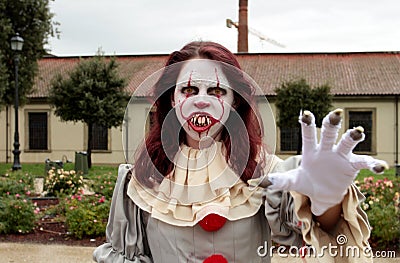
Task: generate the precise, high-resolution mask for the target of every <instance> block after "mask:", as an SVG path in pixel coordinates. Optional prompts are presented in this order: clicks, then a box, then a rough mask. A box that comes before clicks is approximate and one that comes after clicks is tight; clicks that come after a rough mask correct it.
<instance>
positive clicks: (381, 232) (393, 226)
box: [355, 176, 400, 249]
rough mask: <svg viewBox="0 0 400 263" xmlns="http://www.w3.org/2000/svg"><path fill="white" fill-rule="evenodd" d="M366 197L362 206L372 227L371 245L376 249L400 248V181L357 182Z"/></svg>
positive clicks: (373, 180) (385, 179)
mask: <svg viewBox="0 0 400 263" xmlns="http://www.w3.org/2000/svg"><path fill="white" fill-rule="evenodd" d="M355 183H356V185H357V186H358V187H359V189H360V191H361V192H362V193H363V194H364V195H365V198H366V199H365V201H364V202H363V203H362V204H361V207H362V208H363V210H364V211H365V212H366V213H367V215H368V219H369V222H370V225H371V228H372V229H371V243H372V246H373V247H375V248H376V249H388V248H398V247H397V246H398V245H399V244H398V241H399V240H400V220H399V217H400V195H399V189H400V179H397V178H396V179H393V180H389V179H387V178H384V179H378V180H376V179H375V178H374V177H372V176H370V177H365V178H364V179H363V181H361V182H359V181H356V182H355Z"/></svg>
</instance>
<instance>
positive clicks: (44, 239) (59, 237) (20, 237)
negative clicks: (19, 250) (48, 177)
mask: <svg viewBox="0 0 400 263" xmlns="http://www.w3.org/2000/svg"><path fill="white" fill-rule="evenodd" d="M31 201H32V202H34V203H36V204H37V207H38V208H39V209H40V211H41V213H42V214H44V216H43V217H42V218H41V219H40V220H38V221H37V222H36V223H35V227H34V229H33V231H32V232H30V233H25V234H0V242H18V243H39V244H61V245H71V246H88V247H97V246H99V245H101V244H103V243H104V242H105V237H96V238H82V239H77V238H74V237H73V236H71V234H70V233H69V232H68V229H67V226H66V224H65V220H64V219H62V218H60V217H59V215H51V214H50V215H46V210H50V209H54V207H55V206H56V205H58V204H59V199H58V198H56V197H41V198H39V197H34V198H31Z"/></svg>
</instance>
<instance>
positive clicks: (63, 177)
mask: <svg viewBox="0 0 400 263" xmlns="http://www.w3.org/2000/svg"><path fill="white" fill-rule="evenodd" d="M83 186H84V182H83V177H82V175H79V174H77V173H76V172H75V171H74V170H70V171H67V170H64V169H55V168H52V169H50V170H49V172H48V173H47V176H46V178H45V183H44V188H45V190H46V192H47V196H60V195H70V194H76V193H78V192H79V191H81V190H82V187H83Z"/></svg>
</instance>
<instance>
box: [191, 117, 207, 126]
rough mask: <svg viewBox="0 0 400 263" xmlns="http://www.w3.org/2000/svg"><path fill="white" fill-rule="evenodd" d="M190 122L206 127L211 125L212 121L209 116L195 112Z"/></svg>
mask: <svg viewBox="0 0 400 263" xmlns="http://www.w3.org/2000/svg"><path fill="white" fill-rule="evenodd" d="M190 122H191V123H193V124H194V125H195V126H198V127H205V126H208V125H211V123H212V121H211V118H210V117H209V116H204V115H200V114H195V115H193V116H192V118H190Z"/></svg>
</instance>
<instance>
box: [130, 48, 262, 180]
mask: <svg viewBox="0 0 400 263" xmlns="http://www.w3.org/2000/svg"><path fill="white" fill-rule="evenodd" d="M193 58H203V59H211V60H215V61H220V62H223V63H226V64H228V65H230V66H227V68H228V67H229V70H228V69H225V70H223V71H224V73H225V75H226V76H227V79H228V81H229V84H230V86H231V87H232V89H233V91H234V107H235V110H236V113H237V114H230V115H229V118H228V120H227V121H226V123H225V124H224V128H223V130H222V131H221V132H222V133H221V138H222V142H223V144H224V145H225V148H226V150H227V155H226V160H227V162H228V163H229V165H230V166H231V168H232V169H233V170H234V171H235V172H237V173H238V174H240V177H241V179H242V180H243V181H244V182H247V180H249V179H250V178H252V177H258V176H260V175H261V165H262V163H263V162H262V160H261V161H260V149H261V145H262V136H263V131H262V128H261V123H260V119H259V118H258V112H257V106H256V105H255V101H254V87H252V85H251V84H250V83H249V81H247V80H246V79H245V78H244V76H243V72H242V71H241V68H240V65H239V62H238V61H237V59H236V57H235V55H234V54H233V53H232V52H230V51H229V50H228V49H227V48H225V47H224V46H222V45H220V44H217V43H214V42H203V41H196V42H191V43H189V44H187V45H185V46H184V47H183V48H182V49H181V50H179V51H175V52H173V53H172V54H171V55H170V56H169V58H168V60H167V63H166V65H165V66H166V68H165V69H164V72H163V74H162V76H161V77H160V79H159V81H158V82H157V83H156V84H155V86H154V90H153V95H154V98H155V102H154V105H155V109H156V110H155V112H154V113H153V115H152V118H153V125H152V127H151V128H150V131H149V132H148V135H147V137H146V140H145V143H144V145H143V146H142V147H141V148H140V149H139V152H138V155H137V156H136V161H135V166H134V169H135V176H136V177H137V179H138V180H139V182H141V183H143V184H144V185H146V186H147V187H152V186H153V182H158V183H159V182H161V181H162V179H163V178H164V176H166V175H168V174H169V173H170V172H171V171H172V170H173V168H174V163H173V162H172V161H171V160H173V157H174V156H175V154H176V153H177V151H178V149H179V145H181V144H182V143H184V142H185V132H184V130H183V129H182V128H181V125H180V123H179V121H178V119H177V117H176V115H175V114H169V113H170V112H173V113H174V111H172V109H173V107H172V104H171V98H172V96H173V92H174V89H175V84H176V79H177V77H178V74H179V71H180V68H181V67H180V66H179V64H182V63H179V62H183V61H186V60H189V59H193ZM175 63H179V64H176V65H177V66H174V67H168V66H171V65H173V64H175ZM231 66H233V67H231ZM232 68H234V69H236V70H234V72H232ZM164 122H165V123H166V124H167V125H163V124H164ZM241 123H242V125H240V124H241ZM237 124H239V125H237ZM243 124H244V125H243ZM246 133H247V134H248V136H245V134H246ZM161 138H162V140H161ZM243 149H249V151H248V152H246V151H243Z"/></svg>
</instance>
